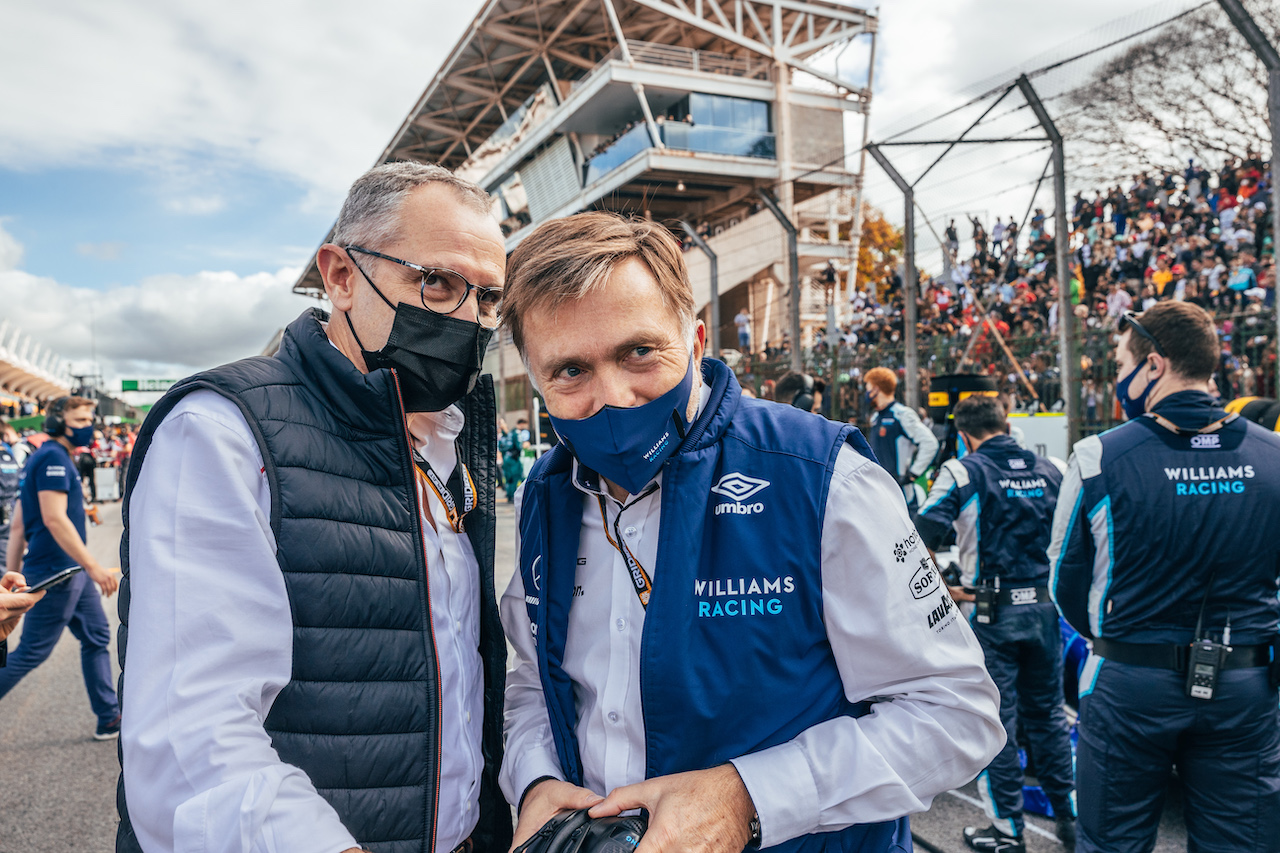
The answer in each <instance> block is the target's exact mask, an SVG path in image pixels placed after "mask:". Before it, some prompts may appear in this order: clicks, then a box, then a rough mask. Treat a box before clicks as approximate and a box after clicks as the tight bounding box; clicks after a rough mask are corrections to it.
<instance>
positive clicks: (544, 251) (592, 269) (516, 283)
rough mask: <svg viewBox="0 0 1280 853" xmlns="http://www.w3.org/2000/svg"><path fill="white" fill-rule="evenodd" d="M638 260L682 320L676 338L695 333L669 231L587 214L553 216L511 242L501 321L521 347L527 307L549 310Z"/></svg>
mask: <svg viewBox="0 0 1280 853" xmlns="http://www.w3.org/2000/svg"><path fill="white" fill-rule="evenodd" d="M628 258H636V259H638V260H639V261H640V262H641V263H643V264H644V265H645V266H647V267H648V268H649V272H651V273H652V274H653V277H654V279H655V280H656V281H657V283H658V290H659V291H660V292H661V293H662V302H663V304H665V305H666V306H667V308H668V309H670V310H671V312H672V313H673V314H675V315H676V317H677V318H678V319H679V321H680V330H681V336H682V337H683V338H684V339H686V340H688V339H689V338H691V337H692V336H693V325H694V313H693V288H692V287H691V286H690V285H689V271H688V269H687V268H686V267H685V264H684V253H683V252H681V251H680V244H679V243H677V242H676V240H675V238H674V237H672V236H671V232H670V231H668V230H667V229H666V228H664V227H663V226H662V225H659V224H658V223H656V222H650V221H648V220H644V219H630V218H626V217H622V216H619V215H617V214H616V213H606V212H602V211H591V212H588V213H579V214H576V215H574V216H568V217H565V218H564V219H554V220H552V221H550V222H546V223H544V224H542V225H540V226H538V228H537V229H536V230H535V231H534V232H533V233H532V234H530V235H529V236H528V237H526V238H525V239H524V241H523V242H521V243H520V245H519V246H517V247H516V250H515V251H514V252H512V253H511V258H510V259H509V260H508V261H507V280H506V289H505V290H504V291H503V293H502V322H503V323H504V324H505V325H506V327H507V328H508V329H510V331H511V338H512V341H514V343H515V345H516V348H517V349H518V350H520V352H521V353H523V352H524V318H525V317H526V316H527V315H528V313H529V311H532V310H534V309H537V308H549V309H551V310H552V311H554V310H555V309H556V308H558V307H559V306H561V305H563V304H564V303H565V302H571V301H575V300H578V299H581V298H582V297H584V296H586V295H587V294H588V293H590V292H591V291H593V290H595V289H597V288H599V287H602V286H604V283H605V282H606V281H608V279H609V276H610V274H611V273H612V272H613V270H614V269H615V268H616V267H617V266H618V264H620V263H622V262H623V261H625V260H627V259H628Z"/></svg>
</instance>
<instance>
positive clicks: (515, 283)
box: [501, 213, 1004, 853]
mask: <svg viewBox="0 0 1280 853" xmlns="http://www.w3.org/2000/svg"><path fill="white" fill-rule="evenodd" d="M505 306H506V308H505V315H504V316H505V318H506V320H505V322H507V323H509V325H510V328H511V330H512V336H513V338H514V340H515V343H516V346H517V347H519V348H520V351H521V354H522V356H523V357H524V359H525V361H526V364H527V365H528V368H529V372H530V376H531V377H532V380H533V382H534V384H535V386H536V387H537V388H538V389H539V390H540V392H541V393H542V394H543V396H544V399H545V400H546V405H547V411H548V413H549V414H550V415H551V418H552V423H553V425H554V426H555V428H556V431H557V433H558V434H559V435H560V437H561V439H562V442H563V443H561V444H559V445H557V446H556V447H555V448H554V449H553V450H552V451H551V452H550V453H548V454H546V455H544V456H543V457H542V458H541V459H540V460H539V462H538V463H537V464H536V465H535V466H534V469H533V471H532V472H531V474H530V478H529V479H528V480H527V481H526V482H525V485H524V488H523V492H522V496H521V500H520V502H519V506H518V507H517V515H518V518H519V533H520V539H519V544H518V554H519V569H520V571H519V573H517V574H516V575H515V577H514V578H513V579H512V582H511V585H510V586H509V587H508V589H507V592H506V593H505V595H504V596H503V599H502V615H503V620H504V625H505V627H506V629H507V636H508V637H509V638H510V641H511V642H512V643H513V644H514V646H515V648H516V651H517V653H518V654H519V658H520V663H519V665H518V666H517V668H516V669H515V670H513V672H512V673H511V676H510V681H509V684H510V688H509V690H508V692H507V705H506V736H507V753H506V754H507V756H508V758H507V759H506V760H505V761H504V764H503V770H502V776H501V779H502V784H503V790H504V791H505V792H506V794H507V797H508V798H509V799H510V801H511V802H512V803H515V804H519V805H520V816H519V824H518V826H517V832H516V842H517V843H519V842H520V841H522V840H523V839H526V838H528V837H529V836H530V835H531V834H532V833H533V832H534V831H535V830H536V829H537V828H538V827H540V826H541V825H543V823H544V822H545V821H546V820H547V819H548V818H550V817H551V816H552V815H553V814H555V812H556V811H557V810H559V809H564V808H573V807H582V806H593V808H592V811H591V813H592V814H593V815H594V816H597V817H598V816H605V815H612V814H618V813H619V812H621V811H623V810H627V809H634V808H645V809H648V811H649V815H650V826H649V833H648V834H647V835H646V836H645V838H644V841H643V842H642V844H641V849H642V850H651V849H658V850H661V849H664V848H665V849H681V848H683V847H685V846H686V844H688V843H695V842H696V844H697V846H698V847H699V849H701V850H704V851H707V853H726V851H731V853H738V851H741V850H742V849H743V848H744V847H746V846H747V845H748V844H749V843H756V844H759V845H760V846H763V847H775V846H776V847H777V848H778V849H780V850H785V851H815V853H816V851H819V850H829V849H835V848H839V849H843V850H855V849H856V850H861V851H865V853H871V852H872V851H888V850H898V849H902V848H903V847H909V846H910V843H911V842H910V838H909V827H908V825H907V820H906V819H905V817H904V816H905V815H907V814H909V813H911V812H917V811H920V810H923V809H926V808H928V806H929V803H930V801H931V800H932V799H933V797H934V796H936V795H937V794H939V793H941V792H942V791H945V790H948V789H950V788H952V787H954V786H955V785H957V784H963V783H965V782H967V781H968V780H969V779H971V778H972V777H973V776H974V775H975V774H976V773H977V772H978V771H979V770H980V769H981V768H982V767H984V766H985V765H986V763H987V762H988V761H989V760H990V759H991V757H993V756H994V755H995V754H996V753H997V752H998V751H999V749H1000V747H1001V746H1002V744H1003V740H1004V734H1003V730H1002V729H1001V728H1000V725H999V722H998V716H997V709H996V698H997V693H996V690H995V687H994V685H993V684H992V683H991V680H990V677H989V676H988V675H987V674H986V671H985V669H984V668H983V666H982V656H981V650H980V648H979V647H978V645H977V641H976V640H975V639H974V637H973V633H972V631H971V630H970V629H969V627H968V625H967V624H966V623H965V622H964V620H963V619H961V618H959V617H958V611H957V608H956V607H955V605H954V604H953V603H952V601H951V599H950V597H949V596H947V594H946V591H945V590H944V589H943V587H942V583H941V581H940V579H939V577H938V575H937V570H936V568H935V567H934V565H933V563H932V561H931V560H930V559H929V556H928V554H927V553H926V552H925V550H924V548H923V546H921V545H920V543H919V537H918V535H917V534H916V531H915V529H914V528H913V527H912V526H911V521H910V519H909V518H908V516H907V513H906V507H905V506H904V505H903V502H902V500H901V498H900V497H898V490H897V487H896V485H895V484H894V482H893V481H892V479H890V478H889V477H888V476H886V475H885V473H884V471H883V469H881V468H880V467H879V466H877V465H875V464H874V463H873V462H872V461H871V460H870V458H869V456H868V452H867V445H866V442H865V441H863V440H862V437H861V435H860V434H859V433H858V432H857V431H856V430H855V429H854V428H853V427H850V426H848V425H841V424H837V423H833V422H831V421H828V420H826V419H824V418H821V417H815V416H814V415H812V414H808V413H805V412H801V411H798V410H797V409H796V408H794V407H792V406H785V405H775V404H773V403H770V402H765V401H759V400H753V399H749V398H745V397H743V395H742V394H741V391H740V389H739V388H738V384H737V382H736V381H735V379H734V377H733V374H732V372H731V371H729V370H728V368H726V367H725V366H724V365H723V363H722V362H719V361H714V360H707V361H703V360H702V353H703V347H704V343H705V337H706V329H705V327H704V326H703V325H702V324H701V323H700V322H697V320H696V318H695V315H694V312H693V307H694V305H693V294H692V290H691V288H690V286H689V280H688V274H687V272H686V270H685V265H684V260H683V256H682V255H681V252H680V247H679V245H678V244H677V243H676V242H675V241H674V240H673V239H672V237H671V235H670V234H669V233H668V232H667V231H666V229H664V228H663V227H662V226H660V225H657V224H655V223H649V222H644V221H628V220H625V219H622V218H619V217H617V216H615V215H613V214H607V213H585V214H579V215H578V216H574V217H570V218H568V219H564V220H558V221H555V222H551V223H547V224H545V225H543V226H541V227H540V228H539V229H538V230H537V231H535V232H534V233H533V234H532V235H530V236H529V237H528V238H527V239H526V240H525V241H524V242H522V243H521V244H520V246H519V248H518V249H517V250H516V251H515V253H514V254H513V255H512V257H511V274H510V276H509V278H508V298H507V301H506V302H505ZM780 531H785V535H779V532H780ZM602 795H608V796H607V799H605V800H603V801H601V800H600V797H601V796H602ZM832 834H834V835H832ZM899 845H901V846H899Z"/></svg>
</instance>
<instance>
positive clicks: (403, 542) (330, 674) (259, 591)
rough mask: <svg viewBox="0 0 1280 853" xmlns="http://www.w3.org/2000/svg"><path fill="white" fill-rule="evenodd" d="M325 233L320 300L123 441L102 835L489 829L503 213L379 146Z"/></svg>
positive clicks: (328, 850)
mask: <svg viewBox="0 0 1280 853" xmlns="http://www.w3.org/2000/svg"><path fill="white" fill-rule="evenodd" d="M332 236H333V240H332V242H328V243H325V244H324V245H323V246H321V247H320V250H319V252H318V253H317V256H316V266H317V268H318V270H319V272H320V275H321V277H322V278H323V279H324V284H325V290H326V292H327V294H328V296H329V299H330V302H331V303H332V305H333V312H334V313H333V315H332V317H330V316H329V315H327V314H325V313H323V312H321V311H318V310H315V309H312V310H309V311H307V312H305V313H304V314H303V315H302V316H301V317H299V318H298V319H297V320H295V321H294V322H293V323H292V324H291V325H290V326H289V327H288V329H286V331H285V333H284V338H283V341H282V344H281V347H280V352H279V353H277V355H276V356H274V357H272V358H252V359H247V360H245V361H241V362H237V363H235V364H230V365H224V366H223V367H219V368H215V369H214V370H211V371H207V372H205V373H202V374H199V375H197V376H195V377H193V378H191V379H188V380H184V381H183V382H181V383H179V384H178V385H175V386H174V387H173V389H171V390H170V391H169V393H168V394H167V395H166V396H165V397H164V399H162V400H161V401H160V402H159V403H158V404H156V406H154V407H153V408H152V410H151V413H150V414H149V416H148V417H147V420H146V423H145V424H144V426H143V430H142V433H141V435H140V436H139V438H138V441H137V444H136V445H135V447H134V451H133V461H132V464H131V466H130V470H129V478H130V480H129V483H128V487H127V490H126V494H125V510H124V513H125V525H126V529H125V539H124V541H123V542H122V545H121V558H122V561H123V565H124V568H125V571H126V579H125V583H126V584H127V587H126V589H127V592H128V595H122V596H121V598H122V604H121V613H120V616H121V623H122V627H121V634H120V649H121V655H120V657H121V664H122V666H123V669H124V674H123V677H122V690H121V695H122V699H123V707H124V719H123V729H122V733H121V745H122V765H123V767H122V778H121V784H122V791H121V794H122V796H120V797H119V798H118V802H119V803H120V804H121V824H120V832H119V835H118V837H117V845H116V849H117V850H118V851H121V852H122V853H123V851H137V850H143V851H146V853H152V851H172V850H195V849H199V850H205V851H214V850H217V851H226V853H232V851H235V853H250V851H252V853H295V851H296V853H338V851H343V850H347V851H351V850H357V849H363V850H369V851H373V853H450V851H459V853H460V851H463V850H466V851H471V850H475V851H477V853H505V851H506V850H507V848H508V846H509V844H510V841H511V811H510V809H509V807H508V806H507V805H506V803H505V802H503V800H502V795H501V793H500V792H499V790H498V786H497V772H498V762H499V761H500V760H501V756H502V739H501V725H502V698H501V697H502V685H503V679H504V672H505V663H506V644H505V641H504V639H503V637H502V630H501V626H500V624H499V621H498V611H497V600H496V594H495V590H494V587H493V559H494V545H495V539H494V530H495V512H494V484H495V481H496V473H497V472H496V466H497V436H496V430H495V427H496V422H497V417H496V412H495V411H494V409H495V401H494V396H493V385H492V382H491V380H489V379H488V378H487V377H484V378H482V377H480V366H481V363H482V360H483V358H484V351H485V347H486V345H487V344H488V341H489V337H490V335H491V334H492V332H493V329H494V328H495V327H496V326H497V324H498V319H499V307H500V302H501V297H502V279H503V270H504V267H505V261H506V257H505V252H504V249H503V240H502V232H501V230H500V229H499V228H498V225H497V222H496V221H495V220H494V219H493V217H492V216H491V215H490V199H489V197H488V195H487V194H486V193H485V192H484V191H483V190H482V189H481V188H479V187H477V186H475V185H474V184H471V183H468V182H466V181H463V180H461V179H459V178H457V177H456V176H454V175H453V174H452V173H450V172H449V171H447V170H445V169H443V168H441V167H439V166H431V165H427V164H421V163H393V164H387V165H383V166H379V167H377V168H375V169H372V170H370V171H369V172H368V173H366V174H365V175H363V176H361V177H360V178H359V179H357V180H356V182H355V183H354V184H353V185H352V187H351V191H350V193H349V194H348V196H347V200H346V202H345V203H344V204H343V207H342V211H341V213H339V215H338V222H337V224H336V225H335V226H334V233H333V235H332ZM126 632H127V638H128V640H129V642H128V647H127V654H126V642H125V640H126ZM126 800H127V804H126Z"/></svg>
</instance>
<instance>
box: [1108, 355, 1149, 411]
mask: <svg viewBox="0 0 1280 853" xmlns="http://www.w3.org/2000/svg"><path fill="white" fill-rule="evenodd" d="M1147 364H1148V362H1146V361H1143V362H1142V363H1140V364H1139V365H1138V366H1137V367H1135V368H1134V369H1133V370H1131V371H1129V374H1128V375H1127V376H1125V378H1124V379H1121V380H1120V381H1119V382H1117V383H1116V398H1117V399H1118V400H1119V401H1120V408H1121V409H1124V416H1125V417H1126V418H1128V419H1129V420H1131V421H1132V420H1135V419H1136V418H1140V417H1142V416H1143V415H1144V414H1146V411H1147V395H1149V394H1150V393H1151V389H1152V387H1153V386H1154V385H1155V384H1156V383H1155V382H1148V383H1147V387H1146V388H1143V389H1142V393H1141V394H1139V395H1138V399H1136V400H1135V399H1132V398H1131V397H1130V396H1129V384H1130V383H1132V382H1133V378H1134V377H1135V376H1137V375H1138V371H1139V370H1142V368H1144V367H1146V366H1147Z"/></svg>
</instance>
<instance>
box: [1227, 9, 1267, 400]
mask: <svg viewBox="0 0 1280 853" xmlns="http://www.w3.org/2000/svg"><path fill="white" fill-rule="evenodd" d="M1218 3H1219V5H1221V6H1222V11H1224V12H1226V13H1227V17H1228V18H1230V19H1231V23H1233V24H1235V26H1236V29H1237V30H1239V31H1240V35H1242V36H1244V40H1245V41H1247V42H1248V43H1249V47H1250V48H1252V49H1253V52H1254V53H1256V54H1257V55H1258V58H1259V59H1261V60H1262V64H1263V65H1265V66H1267V113H1268V115H1269V116H1270V120H1271V258H1272V261H1273V262H1274V261H1275V260H1276V259H1277V258H1278V257H1280V190H1278V189H1277V188H1276V184H1277V178H1280V173H1278V172H1277V164H1280V53H1277V51H1276V48H1275V45H1273V44H1272V43H1271V42H1269V41H1267V37H1266V36H1265V35H1263V34H1262V30H1261V29H1259V28H1258V24H1257V22H1256V21H1254V20H1253V17H1252V16H1251V15H1250V14H1249V12H1248V11H1247V10H1246V9H1245V8H1244V5H1243V4H1242V3H1241V2H1240V0H1218ZM1258 245H1259V246H1261V245H1262V239H1261V237H1259V239H1258ZM1258 254H1259V259H1261V254H1262V252H1261V251H1259V252H1258ZM1273 269H1277V271H1280V268H1274V267H1273ZM1278 281H1280V279H1278ZM1276 296H1280V289H1277V290H1276V291H1274V294H1273V297H1272V301H1273V302H1274V303H1275V309H1276V393H1277V395H1280V299H1277V298H1275V297H1276Z"/></svg>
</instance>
